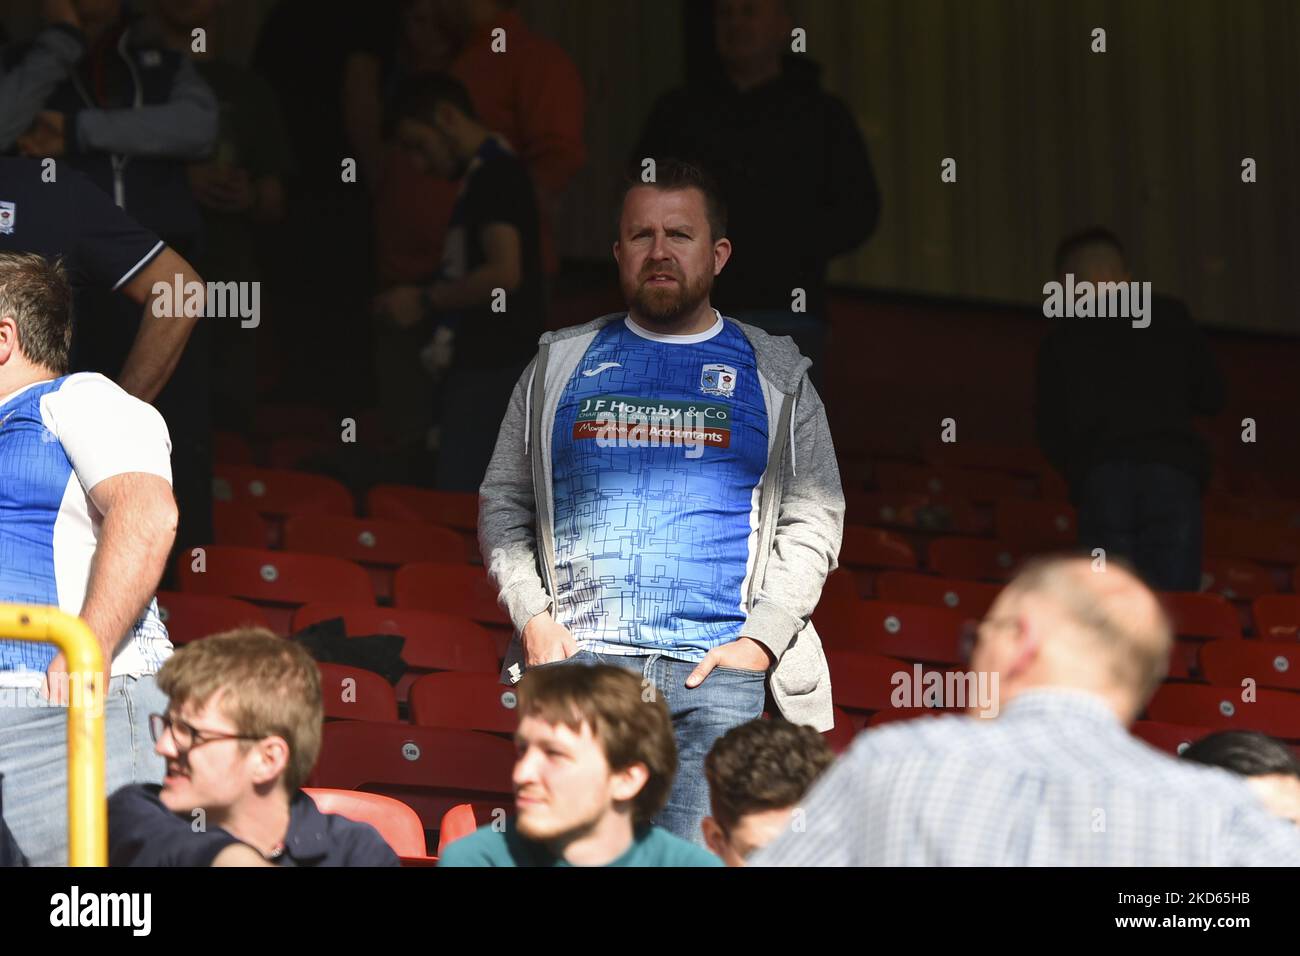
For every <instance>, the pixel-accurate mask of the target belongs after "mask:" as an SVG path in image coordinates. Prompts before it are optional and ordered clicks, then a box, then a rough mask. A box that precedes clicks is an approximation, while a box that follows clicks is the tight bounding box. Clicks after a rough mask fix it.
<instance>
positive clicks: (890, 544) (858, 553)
mask: <svg viewBox="0 0 1300 956" xmlns="http://www.w3.org/2000/svg"><path fill="white" fill-rule="evenodd" d="M840 564H842V565H845V566H848V567H863V568H903V569H906V570H911V569H913V568H915V567H916V552H915V551H914V550H913V549H912V546H911V545H910V544H908V543H907V541H906V539H904V538H903V537H901V536H900V535H897V534H894V533H893V532H892V531H882V530H881V529H879V528H861V527H857V526H855V525H846V526H845V528H844V541H843V544H841V545H840Z"/></svg>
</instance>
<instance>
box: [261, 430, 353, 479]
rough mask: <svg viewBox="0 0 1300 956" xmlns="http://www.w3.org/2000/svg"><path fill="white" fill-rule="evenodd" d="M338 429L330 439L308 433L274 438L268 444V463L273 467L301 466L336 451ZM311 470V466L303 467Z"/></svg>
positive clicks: (337, 447)
mask: <svg viewBox="0 0 1300 956" xmlns="http://www.w3.org/2000/svg"><path fill="white" fill-rule="evenodd" d="M338 431H339V430H337V429H336V430H335V434H334V435H333V436H331V437H330V438H328V439H325V438H313V437H310V436H308V435H285V436H282V437H280V438H273V439H272V440H271V441H270V442H269V443H268V444H267V446H266V463H267V465H268V466H270V467H271V468H289V469H295V468H301V467H302V465H303V463H304V461H305V460H307V459H310V458H319V457H322V456H327V455H330V454H333V453H336V452H337V451H338V449H339V444H338ZM303 470H306V471H309V470H310V468H306V469H303Z"/></svg>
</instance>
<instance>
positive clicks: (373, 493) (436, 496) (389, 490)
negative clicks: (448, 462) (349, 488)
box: [366, 485, 478, 531]
mask: <svg viewBox="0 0 1300 956" xmlns="http://www.w3.org/2000/svg"><path fill="white" fill-rule="evenodd" d="M366 514H368V515H370V516H371V517H374V518H391V519H393V520H395V521H423V522H425V523H427V524H440V525H443V526H445V527H448V528H456V529H457V530H460V531H473V530H474V529H475V528H477V527H478V495H476V494H474V493H473V492H462V491H430V490H429V489H427V488H415V487H412V486H410V485H376V486H375V487H374V488H371V489H370V493H369V494H368V495H367V496H366Z"/></svg>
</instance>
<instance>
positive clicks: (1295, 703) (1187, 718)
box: [1147, 684, 1300, 740]
mask: <svg viewBox="0 0 1300 956" xmlns="http://www.w3.org/2000/svg"><path fill="white" fill-rule="evenodd" d="M1244 692H1245V691H1244V689H1243V688H1242V687H1241V685H1240V684H1239V685H1237V686H1236V687H1216V686H1212V685H1208V684H1164V685H1162V686H1161V687H1160V689H1159V690H1157V691H1156V693H1155V696H1154V697H1152V698H1151V703H1150V704H1149V705H1148V706H1147V716H1148V717H1149V718H1150V719H1151V720H1159V721H1163V722H1165V723H1171V724H1188V725H1190V726H1193V727H1208V728H1210V729H1211V730H1258V731H1260V732H1261V733H1265V734H1271V735H1272V736H1274V737H1281V738H1283V739H1286V740H1300V694H1292V693H1289V692H1287V691H1283V690H1260V691H1256V692H1255V698H1256V699H1255V700H1253V701H1249V702H1248V701H1243V700H1242V695H1243V693H1244Z"/></svg>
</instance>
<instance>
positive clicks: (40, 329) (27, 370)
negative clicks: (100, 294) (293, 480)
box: [0, 252, 176, 865]
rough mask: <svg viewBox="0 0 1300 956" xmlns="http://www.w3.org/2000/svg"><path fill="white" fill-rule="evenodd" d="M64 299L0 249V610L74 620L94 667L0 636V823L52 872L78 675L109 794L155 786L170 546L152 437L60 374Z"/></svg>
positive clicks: (36, 266) (45, 265)
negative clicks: (161, 583) (83, 630)
mask: <svg viewBox="0 0 1300 956" xmlns="http://www.w3.org/2000/svg"><path fill="white" fill-rule="evenodd" d="M71 301H72V292H71V290H70V288H69V286H68V282H67V278H66V276H65V275H64V272H63V269H62V267H61V266H60V265H59V264H58V263H57V262H54V263H52V262H50V261H48V260H46V259H44V258H43V257H41V256H38V255H34V254H30V253H9V252H0V603H12V604H20V605H38V606H48V607H54V608H58V609H59V610H62V611H63V612H65V613H67V614H73V615H78V616H80V617H81V619H82V620H83V621H85V623H86V625H87V626H88V627H89V629H90V632H91V633H92V634H93V635H94V637H95V638H96V639H97V640H98V642H99V645H100V650H101V652H102V654H103V668H104V671H107V674H105V673H97V674H90V675H76V674H69V673H68V670H67V661H66V660H65V659H64V657H63V655H62V654H60V653H57V651H56V649H55V648H54V647H53V646H51V645H49V644H35V643H29V642H20V641H4V640H0V777H3V781H4V794H3V796H4V814H5V822H6V823H7V824H8V825H9V827H10V829H11V830H12V831H13V834H14V837H15V838H16V839H17V841H18V845H19V846H20V847H21V849H22V852H23V853H24V854H26V856H27V857H28V858H29V859H30V860H31V862H32V863H34V864H37V865H56V864H57V865H62V864H65V863H66V862H67V819H68V815H67V811H66V809H65V802H66V795H67V748H66V744H65V740H66V733H67V731H66V720H67V716H66V711H65V710H64V708H63V706H62V705H63V704H66V703H67V701H68V699H69V697H70V695H71V694H70V692H71V689H72V688H80V687H83V686H86V685H85V684H84V683H83V682H84V681H86V680H89V681H90V684H89V686H90V688H91V693H92V697H91V701H90V703H91V706H92V707H94V708H97V709H101V710H102V713H103V716H104V744H105V752H106V754H107V766H106V781H105V782H106V784H107V788H108V791H109V792H112V791H114V790H116V789H118V788H119V787H122V786H124V785H126V784H129V783H158V782H160V781H161V780H162V771H163V765H162V760H161V758H159V757H157V756H156V755H154V754H152V753H151V747H150V738H149V729H148V721H147V717H148V715H149V714H150V713H154V712H160V711H162V710H163V709H165V705H166V698H165V697H164V696H163V695H162V693H161V692H160V691H159V690H158V687H157V685H156V684H155V682H154V678H153V675H154V673H155V672H156V671H157V670H158V668H159V667H160V666H161V664H162V663H163V661H164V660H166V658H167V656H168V655H169V654H170V653H171V643H170V642H169V641H168V639H167V630H166V628H165V627H164V626H163V624H162V621H161V620H160V619H159V616H158V606H157V603H156V602H155V601H154V589H155V588H156V587H157V585H158V579H159V578H160V577H161V576H162V572H163V566H164V564H165V563H166V560H167V553H168V551H169V549H170V548H171V545H172V540H173V539H174V537H175V535H176V503H175V499H174V497H173V495H172V487H171V460H170V454H171V442H170V440H169V437H168V434H167V426H166V425H165V424H164V423H163V420H162V416H161V415H159V414H158V412H157V411H156V410H155V409H154V408H153V407H151V406H150V405H147V404H145V403H144V402H142V401H140V400H139V399H137V398H133V397H131V396H130V395H128V394H127V393H126V392H124V391H123V390H122V389H121V388H120V387H118V386H117V385H115V384H114V383H113V382H111V381H110V380H109V379H107V378H105V377H104V376H102V375H99V374H97V373H93V372H86V373H80V374H76V375H69V374H68V348H69V344H70V340H71V337H72V325H71V321H72V316H71ZM0 637H3V635H0ZM106 677H107V678H108V679H107V680H105V678H106Z"/></svg>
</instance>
